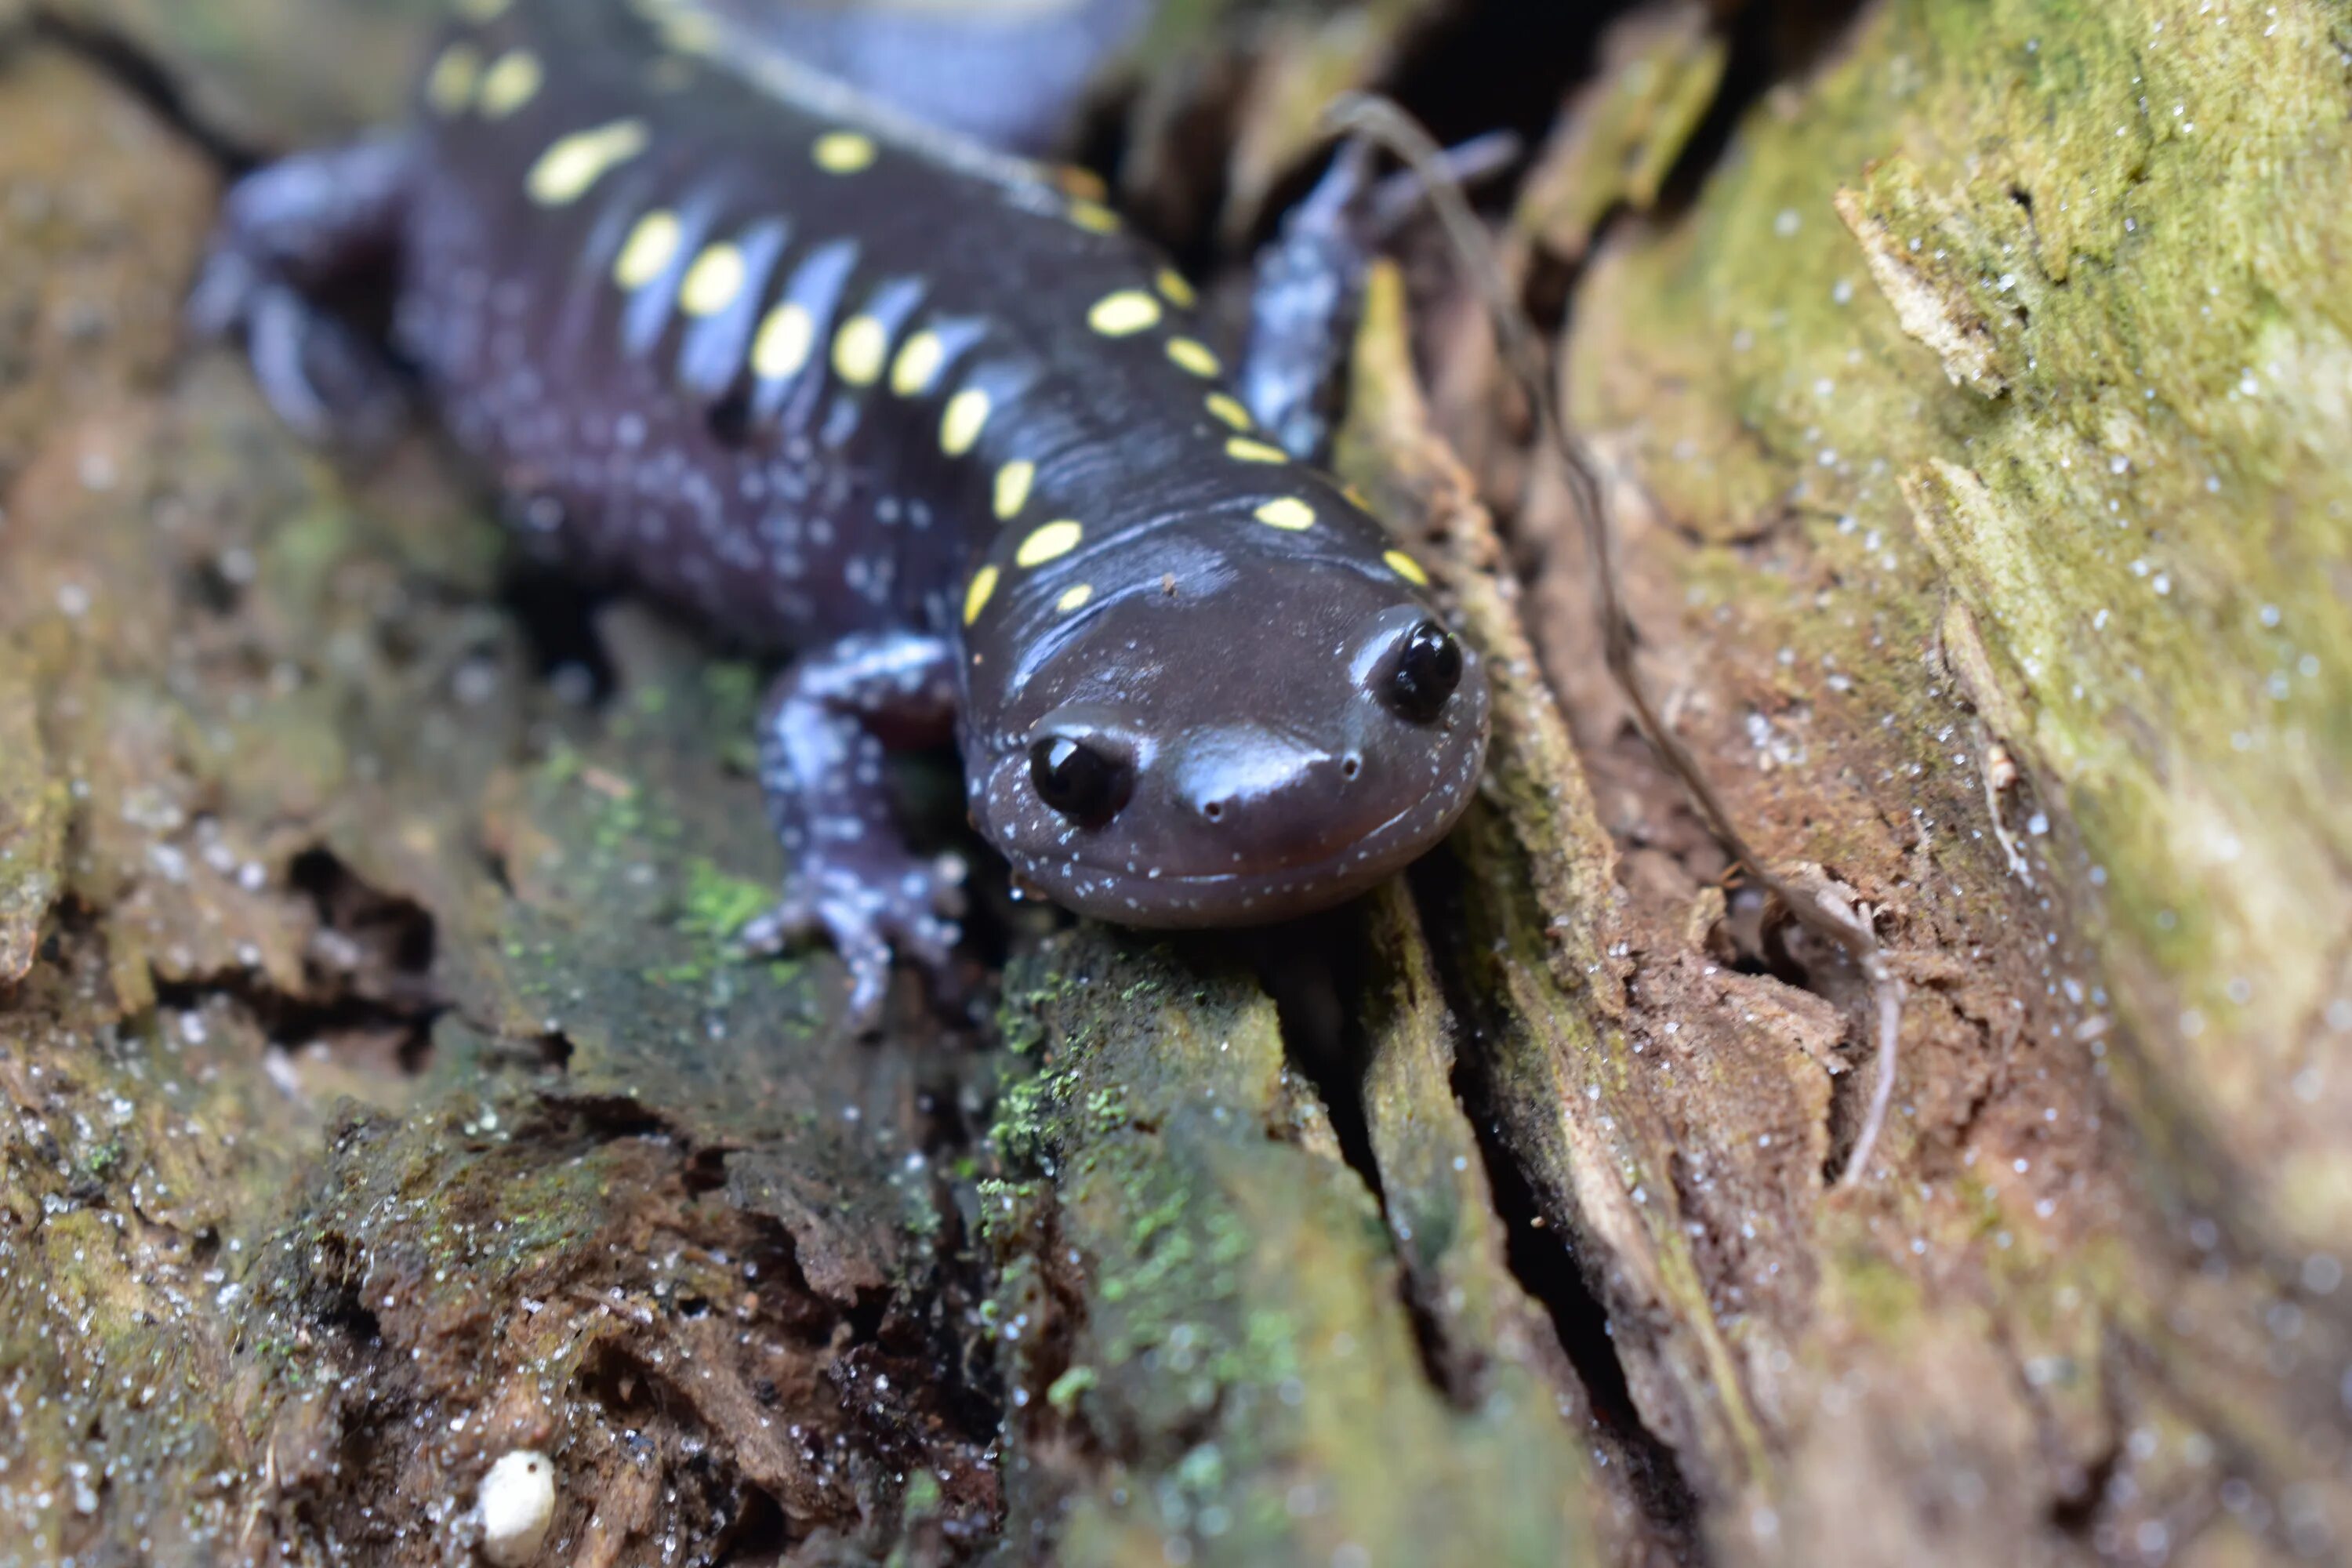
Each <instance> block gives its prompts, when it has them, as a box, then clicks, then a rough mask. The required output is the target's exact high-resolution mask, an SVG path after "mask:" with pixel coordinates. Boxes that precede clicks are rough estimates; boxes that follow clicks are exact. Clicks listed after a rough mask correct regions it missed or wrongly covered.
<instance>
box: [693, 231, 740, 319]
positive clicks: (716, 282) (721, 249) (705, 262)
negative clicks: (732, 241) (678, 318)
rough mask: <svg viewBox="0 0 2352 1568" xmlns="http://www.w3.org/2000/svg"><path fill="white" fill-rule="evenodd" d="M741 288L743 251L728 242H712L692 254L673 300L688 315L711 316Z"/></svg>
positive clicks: (728, 303) (730, 300)
mask: <svg viewBox="0 0 2352 1568" xmlns="http://www.w3.org/2000/svg"><path fill="white" fill-rule="evenodd" d="M742 291H743V253H742V252H741V251H740V250H738V249H737V248H736V247H733V246H731V245H714V246H712V247H710V248H709V249H708V250H706V251H704V252H703V253H702V254H701V255H699V256H698V257H696V258H694V265H693V266H692V267H689V268H687V269H686V282H685V283H684V284H683V285H681V286H680V287H679V289H678V291H677V302H678V304H679V305H681V306H682V307H684V308H685V310H686V313H687V314H688V315H689V316H715V315H717V314H719V311H721V310H725V309H727V307H728V306H730V305H731V304H733V303H734V302H735V296H736V295H738V294H740V293H741V292H742Z"/></svg>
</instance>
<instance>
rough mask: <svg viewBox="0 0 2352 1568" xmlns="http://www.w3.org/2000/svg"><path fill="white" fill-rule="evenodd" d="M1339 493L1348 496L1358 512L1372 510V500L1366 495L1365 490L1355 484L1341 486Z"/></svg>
mask: <svg viewBox="0 0 2352 1568" xmlns="http://www.w3.org/2000/svg"><path fill="white" fill-rule="evenodd" d="M1339 493H1340V494H1341V495H1343V496H1346V497H1347V498H1348V500H1349V502H1350V503H1351V504H1352V505H1353V506H1354V507H1355V509H1356V510H1358V511H1370V510H1372V503H1371V500H1370V498H1368V497H1367V496H1366V495H1365V494H1364V492H1363V490H1362V489H1360V488H1359V487H1358V486H1356V485H1354V484H1345V485H1341V486H1340V487H1339Z"/></svg>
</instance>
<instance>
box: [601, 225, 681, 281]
mask: <svg viewBox="0 0 2352 1568" xmlns="http://www.w3.org/2000/svg"><path fill="white" fill-rule="evenodd" d="M679 237H680V234H679V229H678V223H677V214H676V213H674V212H670V211H667V209H665V208H661V207H656V208H655V209H654V210H653V211H651V212H649V213H647V214H646V216H643V217H641V218H639V219H638V220H637V226H636V227H635V228H633V229H631V230H629V237H628V238H627V239H626V240H625V241H624V242H623V243H622V246H621V254H620V255H619V256H618V257H616V258H614V261H613V281H614V282H615V283H618V284H619V285H620V286H621V287H622V288H624V289H642V288H644V287H645V286H646V284H648V283H650V282H652V281H653V280H654V279H656V278H658V277H660V276H661V275H662V274H663V273H665V272H667V271H668V270H669V264H670V263H671V262H672V261H673V260H675V259H676V258H677V242H678V239H679Z"/></svg>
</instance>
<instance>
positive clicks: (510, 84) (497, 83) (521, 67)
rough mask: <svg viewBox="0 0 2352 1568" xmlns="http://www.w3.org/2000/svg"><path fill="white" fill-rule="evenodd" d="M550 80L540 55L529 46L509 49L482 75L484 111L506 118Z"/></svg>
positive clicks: (490, 116) (488, 114)
mask: <svg viewBox="0 0 2352 1568" xmlns="http://www.w3.org/2000/svg"><path fill="white" fill-rule="evenodd" d="M546 79H547V72H546V70H545V69H544V68H542V67H541V65H540V63H539V57H538V56H537V55H535V54H532V53H531V52H530V50H529V49H509V50H508V51H507V52H506V53H505V54H502V55H500V56H499V58H498V60H497V62H496V63H494V64H493V65H492V66H491V67H490V68H489V69H488V71H486V72H484V73H483V76H482V96H481V105H482V112H483V113H484V114H485V115H487V116H488V117H489V118H490V119H492V120H504V119H505V118H506V117H507V116H508V115H509V114H512V113H513V112H514V111H515V110H518V109H520V108H521V107H522V106H523V105H524V104H526V103H529V102H530V100H532V99H533V98H536V97H537V96H539V88H540V84H541V82H543V81H545V80H546Z"/></svg>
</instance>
